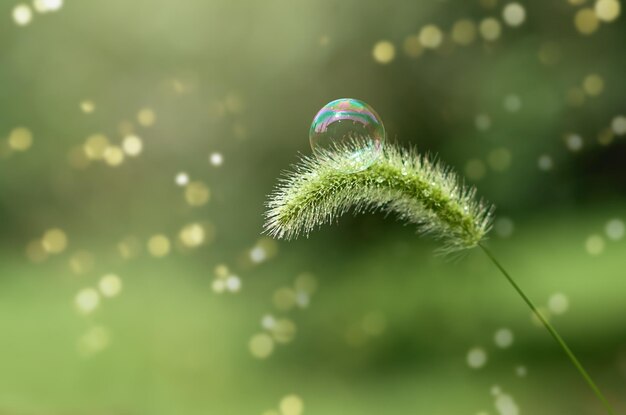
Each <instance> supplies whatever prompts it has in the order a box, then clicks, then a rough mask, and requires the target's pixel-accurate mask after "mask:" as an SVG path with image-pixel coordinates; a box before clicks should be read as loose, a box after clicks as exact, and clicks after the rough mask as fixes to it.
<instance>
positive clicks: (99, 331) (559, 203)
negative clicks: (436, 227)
mask: <svg viewBox="0 0 626 415" xmlns="http://www.w3.org/2000/svg"><path fill="white" fill-rule="evenodd" d="M48 1H50V0H48ZM616 2H617V1H616ZM45 3H46V2H43V3H41V4H45ZM52 3H54V2H52ZM63 3H64V4H63V7H62V8H61V9H60V10H58V11H55V12H49V13H38V12H35V11H33V12H32V13H33V16H32V21H31V22H30V23H29V24H27V25H25V26H18V25H17V24H16V23H15V21H14V19H13V17H12V14H13V11H14V8H15V7H16V6H17V5H19V4H21V3H19V2H16V1H14V0H3V1H2V2H1V3H0V21H2V23H0V109H1V111H0V413H7V414H25V415H30V414H68V413H69V414H74V413H76V414H79V413H80V414H173V413H176V414H234V415H243V414H255V415H263V414H266V413H267V414H272V413H273V412H266V411H270V410H279V409H280V408H279V404H280V402H281V399H283V397H285V396H288V395H296V396H297V397H298V399H299V400H301V401H302V402H303V404H304V413H305V414H321V415H335V414H337V415H339V414H341V415H352V414H354V415H356V414H359V415H370V414H372V415H373V414H406V413H429V414H480V413H481V412H484V413H489V414H502V415H515V414H516V413H517V412H515V408H519V410H520V411H521V413H524V414H536V415H542V414H545V415H548V414H550V415H551V414H602V413H603V412H602V410H601V408H600V406H599V405H598V403H597V402H596V400H595V398H594V396H593V395H592V394H591V392H590V391H589V390H588V389H587V388H586V386H585V384H584V383H583V381H582V380H581V379H580V378H579V376H578V374H577V373H576V371H575V370H574V369H573V368H572V367H571V365H570V364H569V362H568V361H567V360H566V358H565V357H564V355H563V354H562V353H561V351H560V350H559V349H558V347H557V346H556V344H555V343H554V342H553V340H552V339H551V338H550V337H549V335H548V334H547V333H546V332H545V331H544V330H543V329H542V328H540V327H538V326H537V325H536V324H534V323H533V322H532V319H531V317H530V314H529V310H527V308H526V306H525V305H524V304H523V302H522V301H521V299H519V298H518V297H516V295H515V293H514V292H513V291H512V290H511V288H510V287H509V286H508V285H507V284H506V282H505V280H504V279H503V278H502V277H501V275H499V274H498V273H497V270H496V269H495V268H494V267H493V266H492V265H491V264H490V263H488V261H487V258H486V257H485V256H484V255H483V254H482V253H481V252H478V251H476V252H470V253H468V254H467V255H466V256H463V257H461V258H458V259H455V260H449V259H445V258H439V257H437V256H434V255H433V250H434V249H435V248H436V245H435V243H433V242H432V241H429V240H426V239H420V238H417V237H416V236H415V233H414V231H413V229H411V228H410V227H404V226H402V225H401V224H399V223H397V222H395V221H394V220H393V219H392V218H383V217H382V216H380V215H372V216H361V217H352V216H346V217H344V218H342V220H341V221H340V223H339V224H338V225H337V226H332V227H327V228H324V229H322V230H320V232H318V233H315V234H313V235H312V236H311V237H310V238H309V239H301V240H297V241H293V242H276V243H274V242H271V241H269V240H267V239H263V238H262V236H261V231H262V224H263V209H264V207H263V203H264V201H265V199H266V195H267V194H268V193H269V192H270V191H271V189H272V187H273V185H274V184H275V182H276V179H277V178H278V177H279V175H280V172H281V170H283V169H286V168H288V166H289V164H290V163H293V162H295V161H296V160H297V153H298V152H302V153H304V154H309V153H310V148H309V144H308V137H307V134H308V129H309V125H310V122H311V120H312V118H313V116H314V114H315V113H316V112H317V110H318V109H319V108H320V107H321V106H323V105H324V104H325V103H326V102H328V101H331V100H333V99H335V98H339V97H355V98H359V99H362V100H365V101H366V102H368V103H369V104H371V105H372V106H373V107H374V108H375V109H376V110H377V111H378V112H379V114H380V115H381V117H382V119H383V121H384V123H385V126H386V129H387V134H388V140H390V141H392V142H401V143H406V144H409V143H411V144H413V145H416V146H417V147H418V148H420V149H422V150H423V151H428V152H432V153H437V154H438V155H439V157H440V158H441V159H442V160H444V161H445V162H446V163H448V164H450V165H452V166H453V167H454V168H455V169H456V170H458V171H459V172H460V173H461V174H462V175H464V176H466V177H467V181H468V182H469V183H471V184H474V185H476V186H477V187H478V188H479V194H480V195H481V196H483V197H485V198H486V199H488V200H490V201H492V202H494V203H496V205H497V206H498V210H497V215H498V218H500V221H497V222H496V227H495V230H494V231H493V232H492V234H491V238H490V240H489V245H490V246H491V248H492V250H493V251H494V252H495V253H496V255H498V257H499V258H500V259H501V261H502V262H503V263H504V264H505V266H506V267H507V268H508V269H509V270H510V271H511V273H512V274H513V275H514V276H515V277H516V278H517V279H518V280H519V282H520V284H521V285H522V286H523V287H525V288H526V290H527V291H528V292H529V294H530V295H531V297H532V298H534V299H535V300H536V302H537V303H539V304H540V305H542V306H544V307H545V306H547V305H548V302H549V299H550V298H551V297H552V296H554V295H555V294H563V295H565V297H566V298H567V299H568V300H569V309H568V310H567V312H565V313H563V314H562V315H554V316H553V317H552V321H553V322H554V324H555V325H556V326H557V327H558V328H559V329H560V330H561V331H562V334H563V336H564V337H565V338H566V339H568V340H569V341H570V342H571V346H572V348H573V349H574V350H575V351H576V352H577V353H578V354H579V356H580V358H581V360H582V361H583V362H584V363H585V364H586V365H587V366H588V368H589V370H590V372H591V373H592V374H593V375H594V377H595V378H596V380H597V382H598V383H599V385H600V386H601V387H602V389H603V390H604V391H605V393H606V395H607V396H608V397H609V399H610V400H611V401H612V403H614V405H615V407H616V408H617V410H618V412H619V413H624V412H625V411H626V328H625V327H626V326H625V323H624V315H626V303H625V301H624V299H625V298H626V255H625V254H626V240H625V239H624V238H623V235H622V237H619V229H620V227H619V223H621V226H622V228H621V229H622V234H623V223H624V220H626V180H625V178H626V168H625V166H626V140H625V137H624V136H623V135H620V134H619V133H620V132H621V130H620V128H619V127H620V125H619V122H618V123H617V124H618V125H617V127H618V128H617V129H616V128H615V119H616V117H617V118H618V117H619V116H620V114H621V115H622V116H623V115H626V106H625V104H624V100H623V97H624V96H625V93H626V87H625V86H624V82H623V74H624V73H626V54H625V53H624V42H623V39H624V38H626V25H625V24H624V16H619V17H618V18H617V19H616V20H615V21H613V22H603V23H600V24H599V27H598V28H597V29H596V30H595V31H594V32H593V33H591V34H589V35H585V34H582V33H580V30H577V26H576V24H575V19H576V16H577V13H580V11H581V10H585V9H586V8H590V10H593V7H594V1H592V0H587V1H584V0H581V1H575V0H572V1H567V0H554V1H550V2H546V1H539V0H533V1H530V0H529V1H520V4H522V5H523V7H524V9H525V11H526V19H525V21H524V23H523V24H522V25H521V26H520V27H515V28H514V27H510V26H509V25H507V24H506V22H504V20H503V17H502V12H503V9H504V8H505V6H506V4H507V2H504V1H497V0H482V1H478V0H469V1H461V0H447V1H435V0H429V1H419V2H403V1H388V2H383V1H369V0H367V1H357V0H345V1H331V0H321V1H298V2H294V1H286V0H267V1H252V0H241V1H232V0H206V1H205V0H179V1H173V0H168V1H166V0H133V1H125V0H109V1H106V2H103V1H95V0H65V1H64V2H63ZM617 3H618V4H619V2H617ZM24 4H29V5H30V6H29V7H31V9H32V8H33V5H32V4H31V3H24ZM488 17H494V18H496V19H497V20H498V21H499V22H500V24H501V34H500V36H499V37H498V38H497V39H495V40H493V41H488V40H484V39H482V38H481V35H480V34H479V33H478V34H477V35H476V38H475V39H474V41H473V42H472V43H471V44H470V45H467V46H459V45H456V44H455V43H454V41H453V40H451V38H450V30H451V28H452V27H453V25H454V23H455V22H457V21H458V20H459V19H470V20H471V21H473V22H475V23H476V25H478V24H480V22H481V21H483V19H485V18H488ZM427 24H435V25H437V26H438V27H439V28H440V29H441V31H442V32H443V35H444V40H443V43H442V45H440V46H439V47H438V48H436V49H435V50H425V51H423V52H422V53H421V55H420V56H419V57H416V58H414V57H410V56H407V54H406V53H405V51H404V47H403V44H404V43H405V39H406V38H407V37H410V36H415V35H418V34H419V33H420V30H421V28H422V27H423V26H425V25H427ZM380 41H389V42H391V43H392V44H393V45H394V46H395V56H394V58H393V59H392V60H391V61H390V62H388V63H386V64H381V63H380V62H377V61H376V59H374V58H373V55H372V51H373V49H374V48H375V45H376V44H377V42H380ZM589 76H592V78H591V81H590V80H589ZM594 77H595V78H594ZM598 78H600V79H601V81H602V84H603V87H602V88H600V91H599V92H598V91H597V89H598V88H597V85H595V86H596V88H594V83H593V80H596V84H597V79H598ZM585 79H587V84H586V85H585ZM596 92H597V93H596ZM512 96H513V97H514V98H511V97H512ZM507 97H508V99H509V105H508V106H507V104H506V102H507ZM511 99H512V100H513V101H516V102H518V104H519V108H518V109H516V110H511V105H510V100H511ZM81 103H82V106H83V107H85V106H86V107H89V104H90V103H91V104H92V105H93V106H94V107H95V109H94V110H93V111H92V112H85V111H84V110H81ZM514 107H515V106H514ZM142 111H143V112H142ZM142 114H143V115H142ZM146 114H147V115H146ZM150 114H153V115H154V120H153V122H151V120H149V119H148V120H146V117H147V118H150V117H149V115H150ZM618 120H619V118H618ZM624 122H626V119H625V120H624ZM612 124H613V125H612ZM20 127H23V128H27V129H28V131H30V132H31V134H32V137H33V140H32V145H31V146H30V147H29V148H28V149H26V151H20V150H19V147H20V146H19V144H20V143H21V141H20V140H21V139H20V138H19V137H18V138H16V136H15V134H16V133H15V130H14V129H15V128H20ZM625 129H626V128H625ZM94 134H104V135H105V136H106V137H107V138H108V140H109V144H110V146H112V147H113V148H114V149H116V150H119V146H121V145H122V143H123V142H124V141H123V140H124V138H125V137H127V136H128V135H135V136H137V137H139V138H140V140H141V142H142V144H143V151H142V152H141V154H139V155H138V156H137V157H130V156H128V155H127V156H126V157H125V158H124V160H123V161H122V162H121V164H119V165H116V166H111V165H110V164H116V162H115V157H114V156H111V154H113V155H115V152H114V151H113V150H111V151H112V152H111V153H109V156H110V157H111V158H110V159H108V162H107V161H102V160H92V161H91V162H87V161H86V160H87V156H86V153H85V147H89V146H88V145H86V142H87V141H86V140H87V138H88V137H89V136H92V135H94ZM572 135H576V136H578V137H579V139H580V140H582V148H581V149H579V150H577V149H576V143H577V140H579V139H572V138H571V137H572ZM12 136H13V140H14V141H13V144H11V143H12V142H11V137H12ZM572 140H574V142H572ZM16 141H17V147H18V148H17V149H16V148H15V147H16ZM213 153H219V154H220V155H221V156H222V158H223V163H222V164H221V165H219V166H216V165H215V163H213V164H212V163H211V162H210V155H211V154H213ZM541 160H543V164H542V162H541ZM546 160H549V163H548V162H547V161H546ZM546 167H548V168H546ZM183 172H184V173H186V174H187V175H188V176H189V178H190V180H191V181H192V182H194V183H201V185H200V186H201V188H202V189H204V188H205V187H202V186H206V188H208V189H209V191H210V197H209V200H208V202H207V203H200V202H203V201H202V200H201V201H200V202H198V203H196V205H195V206H194V202H193V201H194V200H195V201H196V202H197V201H198V197H200V199H202V197H201V196H198V195H197V194H196V195H195V196H194V194H191V195H189V194H187V195H186V192H188V191H189V188H188V187H187V188H186V187H185V186H179V185H177V184H176V177H177V175H179V174H180V173H183ZM192 193H193V192H192ZM190 198H191V200H192V203H191V205H190V203H189V201H190ZM502 219H503V220H502ZM610 221H613V222H610ZM608 223H612V224H613V227H612V228H611V227H610V229H611V231H609V232H608V234H607V232H606V230H605V228H606V227H607V224H608ZM616 223H617V225H615V224H616ZM188 224H199V226H200V227H202V229H204V232H205V240H204V243H203V244H201V245H200V246H198V247H195V248H190V247H188V246H184V244H183V243H181V242H180V241H179V232H180V230H181V228H183V227H184V226H185V225H188ZM55 228H58V229H61V230H62V231H63V233H64V235H66V237H67V244H66V246H65V247H64V249H62V252H60V253H48V254H45V252H43V251H42V250H44V251H45V249H44V248H45V246H43V247H42V243H41V238H42V236H43V235H44V233H45V232H46V231H47V230H50V229H55ZM611 232H612V233H611ZM616 232H617V233H616ZM157 234H163V235H165V236H167V237H168V238H169V240H170V242H171V247H170V250H169V252H168V254H167V255H165V256H164V257H155V256H154V255H151V253H150V249H149V247H148V241H149V240H150V238H151V237H153V236H154V235H157ZM616 235H617V236H618V237H615V236H616ZM611 236H613V238H611ZM124 241H125V242H124ZM120 242H122V248H126V249H130V250H131V251H132V255H124V252H126V251H124V249H121V250H120ZM255 247H256V250H255ZM255 255H260V257H258V256H255ZM264 257H266V258H264ZM251 258H253V259H254V258H256V259H257V261H256V262H255V261H253V260H251ZM259 259H261V261H258V260H259ZM220 265H225V266H227V267H228V270H229V272H228V273H227V274H228V275H236V276H237V277H238V278H239V280H238V281H240V282H241V289H240V291H239V292H237V293H229V292H224V293H218V292H216V290H215V282H214V281H215V280H216V279H218V280H219V277H217V276H216V273H217V274H219V266H220ZM216 267H218V269H217V270H216ZM222 268H223V267H222ZM111 273H113V274H115V275H117V276H119V279H120V280H121V282H122V289H121V292H120V293H119V295H117V296H116V297H115V298H111V299H109V298H105V296H103V295H102V294H100V297H99V298H100V302H99V304H98V306H97V307H96V308H95V309H94V310H93V311H91V312H87V313H85V312H84V310H83V312H81V310H80V308H77V306H76V304H75V302H76V296H77V295H78V294H79V293H80V292H83V293H84V291H81V290H84V289H85V288H96V289H97V288H98V286H99V282H100V281H101V277H102V276H103V275H105V274H111ZM302 273H310V274H312V275H314V276H315V281H316V282H317V284H318V289H317V291H316V292H315V293H314V294H313V295H312V296H311V298H310V304H309V305H308V307H294V308H293V309H291V310H282V309H281V308H280V304H281V302H280V301H278V307H277V305H276V304H275V303H276V301H275V298H274V297H275V292H276V290H279V289H281V288H283V287H291V286H293V283H294V280H295V278H296V277H297V276H298V275H301V274H302ZM91 292H93V291H91ZM267 315H272V316H274V317H275V318H277V319H283V318H286V319H289V321H291V322H292V323H293V324H294V325H295V327H296V333H295V337H294V338H293V339H291V338H289V339H288V340H290V341H289V342H287V343H286V344H281V343H276V344H275V348H274V349H273V352H272V353H271V354H270V355H269V356H268V357H266V358H262V359H259V358H256V357H254V356H253V354H252V353H251V351H250V347H249V344H250V340H251V339H252V338H253V336H255V335H258V334H259V333H263V332H267V330H265V329H263V327H262V319H263V317H264V316H267ZM368 322H369V323H368ZM372 322H373V323H372ZM502 328H506V329H509V330H511V331H512V332H513V334H514V341H513V344H512V345H511V346H510V347H508V348H505V349H502V348H499V347H497V346H496V345H495V344H494V339H493V338H494V333H495V332H496V331H497V330H499V329H502ZM267 333H268V334H269V335H274V336H275V335H276V333H271V330H270V332H267ZM288 337H291V336H288ZM475 347H479V348H482V349H484V350H485V351H486V353H487V355H488V361H487V363H486V364H485V366H484V367H482V368H480V369H471V368H470V367H469V366H468V364H467V361H466V359H467V354H468V352H469V351H470V350H471V349H473V348H475ZM519 366H523V367H524V368H525V370H526V372H527V374H526V375H525V376H519V375H518V374H516V368H518V367H519ZM498 388H499V389H500V390H501V394H497V393H495V392H497V389H498ZM502 393H504V395H506V396H509V397H512V399H513V400H514V402H515V405H514V408H513V409H512V407H511V406H509V407H508V409H507V408H506V407H505V408H504V409H503V408H502V406H501V407H500V408H499V409H498V408H497V407H496V406H494V403H495V402H498V396H500V398H502V396H503V395H502ZM496 395H497V396H496ZM500 402H502V401H500ZM505 406H506V405H505ZM283 415H298V414H297V413H295V412H292V413H289V411H287V413H284V414H283Z"/></svg>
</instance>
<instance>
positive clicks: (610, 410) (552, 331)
mask: <svg viewBox="0 0 626 415" xmlns="http://www.w3.org/2000/svg"><path fill="white" fill-rule="evenodd" d="M478 245H479V246H480V247H481V248H482V250H483V251H484V252H485V254H486V255H487V256H488V257H489V259H491V261H492V262H493V263H494V265H495V266H496V267H498V269H499V270H500V271H501V272H502V274H503V275H504V276H505V277H506V279H507V280H508V281H509V282H510V283H511V285H512V286H513V288H515V291H517V293H518V294H519V295H520V296H521V297H522V298H523V299H524V301H525V302H526V304H528V307H530V309H531V310H532V312H533V313H534V314H535V315H536V316H537V318H538V319H539V321H541V323H542V324H543V326H544V327H545V328H546V329H547V330H548V332H550V334H551V335H552V337H554V340H556V342H557V343H558V344H559V346H561V348H562V349H563V351H564V352H565V354H566V355H567V357H569V359H570V360H571V361H572V363H573V364H574V366H575V367H576V369H578V371H579V372H580V374H581V376H582V377H583V378H584V379H585V381H586V382H587V384H588V385H589V387H590V388H591V390H593V392H594V393H595V394H596V396H597V397H598V399H599V400H600V402H602V405H603V406H604V408H605V409H606V410H607V412H608V413H609V414H610V415H615V411H614V410H613V408H612V407H611V404H609V401H608V400H607V399H606V398H605V397H604V395H603V394H602V392H601V391H600V389H599V388H598V386H596V384H595V382H594V381H593V379H591V376H589V373H587V371H586V370H585V368H584V367H583V365H582V364H581V363H580V361H579V360H578V358H577V357H576V355H574V352H572V350H571V349H570V348H569V346H568V345H567V343H565V340H563V338H562V337H561V335H560V334H559V333H558V332H557V331H556V329H555V328H554V327H553V326H552V324H550V322H549V321H548V320H547V319H546V318H545V317H544V316H543V315H542V314H541V312H540V311H539V310H538V309H537V307H536V306H535V304H534V303H533V302H532V301H531V300H530V298H528V296H527V295H526V294H525V293H524V291H522V289H521V288H520V287H519V285H517V283H516V282H515V280H514V279H513V278H512V277H511V276H510V275H509V273H508V272H507V271H506V270H505V269H504V268H503V267H502V265H500V263H499V262H498V260H497V259H496V258H495V257H494V256H493V254H492V253H491V251H489V250H488V249H487V248H486V247H485V246H484V245H483V244H481V243H479V244H478Z"/></svg>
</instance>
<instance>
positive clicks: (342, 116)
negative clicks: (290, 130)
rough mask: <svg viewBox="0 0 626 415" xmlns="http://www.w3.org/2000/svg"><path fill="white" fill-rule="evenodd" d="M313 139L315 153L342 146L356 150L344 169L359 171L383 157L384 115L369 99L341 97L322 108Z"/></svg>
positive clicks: (313, 129) (311, 134)
mask: <svg viewBox="0 0 626 415" xmlns="http://www.w3.org/2000/svg"><path fill="white" fill-rule="evenodd" d="M309 142H310V144H311V148H312V149H313V153H314V154H320V153H323V152H329V151H330V152H332V151H334V150H336V149H337V147H338V146H348V147H349V148H352V149H354V152H353V155H352V158H351V160H350V161H349V162H348V163H345V165H344V163H342V165H341V166H340V168H341V170H343V171H344V172H345V173H356V172H359V171H363V170H365V169H367V168H368V167H370V166H371V165H372V164H374V162H375V161H376V160H377V159H378V158H379V157H380V156H381V154H382V152H383V145H384V143H385V127H384V125H383V122H382V120H381V119H380V116H379V115H378V114H377V113H376V111H374V109H373V108H372V107H370V106H369V105H368V104H366V103H365V102H363V101H360V100H358V99H353V98H341V99H337V100H334V101H332V102H329V103H328V104H326V105H324V107H323V108H322V109H321V110H319V112H318V113H317V115H316V116H315V118H314V119H313V123H312V124H311V129H310V130H309Z"/></svg>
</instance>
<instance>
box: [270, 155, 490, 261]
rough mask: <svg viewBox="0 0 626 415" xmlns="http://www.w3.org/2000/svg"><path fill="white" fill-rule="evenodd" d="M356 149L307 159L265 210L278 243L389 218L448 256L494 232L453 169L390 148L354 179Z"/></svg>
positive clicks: (485, 207)
mask: <svg viewBox="0 0 626 415" xmlns="http://www.w3.org/2000/svg"><path fill="white" fill-rule="evenodd" d="M355 163H358V156H357V158H356V159H355V149H354V148H353V147H352V146H349V145H348V146H345V145H344V146H341V147H337V148H336V149H334V150H333V151H324V152H321V153H319V154H316V156H315V157H306V156H305V157H303V158H302V159H301V160H300V162H299V163H298V164H296V165H295V166H294V170H293V171H291V172H288V173H286V175H285V177H284V178H282V179H281V180H280V182H279V184H278V186H277V187H276V189H275V190H274V192H273V193H272V194H271V195H270V197H269V201H268V203H267V207H268V210H267V212H266V223H265V231H266V232H267V233H268V234H270V235H273V236H275V237H278V238H286V239H290V238H295V237H297V236H298V235H300V234H305V235H308V233H309V232H311V231H312V230H313V229H315V228H316V227H318V226H320V225H323V224H326V223H331V222H333V221H334V220H336V218H338V217H339V216H341V215H343V214H344V213H346V212H348V211H350V210H353V211H355V212H359V213H360V212H366V211H379V210H381V211H384V212H393V213H395V214H396V215H397V216H399V217H400V219H402V220H404V221H406V222H409V223H414V224H416V225H417V228H418V231H419V232H420V233H423V234H430V235H433V236H434V237H435V238H437V239H440V240H441V241H442V242H443V247H442V249H441V250H442V251H443V252H455V251H460V250H463V249H466V248H472V247H474V246H476V245H477V244H478V243H479V242H480V241H482V240H483V239H484V238H485V236H486V234H487V232H488V231H489V229H490V227H491V222H492V218H493V207H492V205H491V204H489V203H486V202H483V201H478V200H476V198H475V193H476V191H475V189H474V188H467V187H465V186H464V185H463V184H462V183H461V182H460V180H459V178H458V177H457V175H456V174H455V173H454V172H452V171H451V170H450V169H449V168H447V167H445V166H443V165H442V164H441V163H439V162H437V161H435V160H432V159H430V158H428V157H427V156H421V155H419V154H418V153H417V152H416V151H414V150H402V149H399V148H397V147H395V146H393V145H388V146H387V147H386V148H385V149H384V151H383V153H382V154H381V156H380V157H379V158H378V159H377V160H376V161H375V162H374V164H372V165H371V166H369V167H368V168H366V169H364V170H362V171H358V172H356V173H346V171H354V170H355V169H354V164H355Z"/></svg>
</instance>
